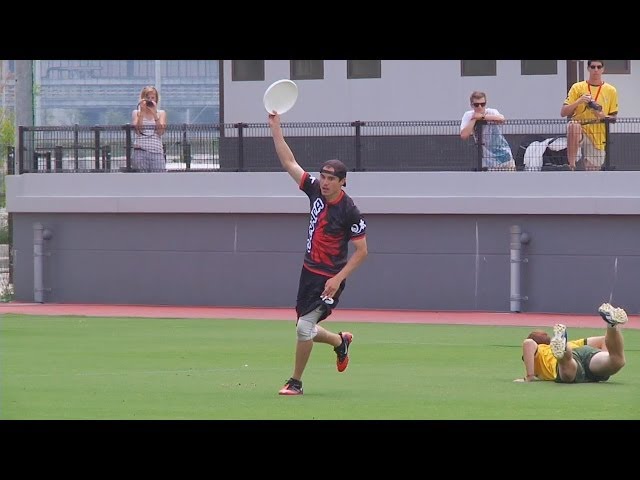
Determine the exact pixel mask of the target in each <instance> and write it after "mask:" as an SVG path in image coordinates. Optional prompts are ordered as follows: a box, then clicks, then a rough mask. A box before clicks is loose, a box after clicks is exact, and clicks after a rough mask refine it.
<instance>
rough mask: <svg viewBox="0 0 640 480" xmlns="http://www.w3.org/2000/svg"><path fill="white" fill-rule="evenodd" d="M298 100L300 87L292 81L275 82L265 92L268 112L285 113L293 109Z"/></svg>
mask: <svg viewBox="0 0 640 480" xmlns="http://www.w3.org/2000/svg"><path fill="white" fill-rule="evenodd" d="M297 99H298V86H297V85H296V84H295V83H294V82H292V81H291V80H287V79H283V80H278V81H277V82H273V83H272V84H271V85H270V86H269V88H267V90H266V91H265V92H264V98H263V99H262V101H263V102H264V108H266V109H267V112H269V113H273V112H274V111H275V112H276V113H284V112H288V111H289V110H290V109H291V107H293V106H294V105H295V103H296V100H297Z"/></svg>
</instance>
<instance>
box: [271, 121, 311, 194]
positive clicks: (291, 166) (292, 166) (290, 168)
mask: <svg viewBox="0 0 640 480" xmlns="http://www.w3.org/2000/svg"><path fill="white" fill-rule="evenodd" d="M268 121H269V128H270V129H271V135H272V136H273V144H274V146H275V147H276V153H277V154H278V159H279V160H280V164H281V165H282V168H284V169H285V170H286V171H287V172H288V173H289V175H291V178H293V180H294V181H295V182H296V184H298V185H300V181H301V180H302V175H303V174H304V169H303V168H302V167H301V166H300V165H299V164H298V162H296V157H294V156H293V152H292V151H291V148H289V145H287V142H286V141H285V139H284V135H283V134H282V127H281V126H280V115H279V114H277V113H276V112H273V113H272V114H270V115H269V120H268Z"/></svg>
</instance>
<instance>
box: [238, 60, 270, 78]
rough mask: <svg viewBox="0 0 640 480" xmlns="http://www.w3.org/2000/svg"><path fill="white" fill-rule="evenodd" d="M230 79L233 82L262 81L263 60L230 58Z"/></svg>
mask: <svg viewBox="0 0 640 480" xmlns="http://www.w3.org/2000/svg"><path fill="white" fill-rule="evenodd" d="M231 80H232V81H234V82H247V81H254V80H257V81H263V80H264V60H231Z"/></svg>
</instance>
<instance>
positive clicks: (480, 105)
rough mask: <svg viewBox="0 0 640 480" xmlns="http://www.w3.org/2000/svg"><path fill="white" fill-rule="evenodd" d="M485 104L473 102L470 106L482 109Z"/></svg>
mask: <svg viewBox="0 0 640 480" xmlns="http://www.w3.org/2000/svg"><path fill="white" fill-rule="evenodd" d="M486 104H487V102H473V103H472V104H471V105H473V106H474V107H484V106H485V105H486Z"/></svg>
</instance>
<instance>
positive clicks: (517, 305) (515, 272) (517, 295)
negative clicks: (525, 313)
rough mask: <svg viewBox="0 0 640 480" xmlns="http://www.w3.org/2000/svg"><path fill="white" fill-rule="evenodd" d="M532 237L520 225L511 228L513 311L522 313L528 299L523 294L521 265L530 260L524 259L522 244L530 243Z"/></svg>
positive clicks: (511, 297)
mask: <svg viewBox="0 0 640 480" xmlns="http://www.w3.org/2000/svg"><path fill="white" fill-rule="evenodd" d="M529 240H530V237H529V234H528V233H526V232H524V233H523V232H522V229H521V228H520V225H512V226H511V295H510V300H511V311H512V312H521V311H522V303H521V302H522V300H528V297H526V296H522V294H521V290H522V289H521V271H520V264H522V263H526V262H527V261H528V260H527V259H526V258H525V259H523V258H522V244H527V243H529Z"/></svg>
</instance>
